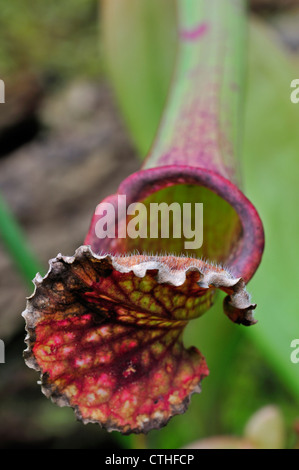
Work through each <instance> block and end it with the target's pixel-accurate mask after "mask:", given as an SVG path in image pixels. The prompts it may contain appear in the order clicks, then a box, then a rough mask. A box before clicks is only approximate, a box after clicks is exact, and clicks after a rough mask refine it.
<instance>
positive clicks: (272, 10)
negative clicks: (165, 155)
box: [0, 0, 299, 449]
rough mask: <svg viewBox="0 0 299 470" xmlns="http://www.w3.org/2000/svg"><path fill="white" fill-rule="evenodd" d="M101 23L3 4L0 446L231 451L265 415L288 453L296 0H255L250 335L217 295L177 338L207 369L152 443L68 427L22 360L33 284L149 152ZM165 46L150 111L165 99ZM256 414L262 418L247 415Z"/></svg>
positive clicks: (91, 2)
mask: <svg viewBox="0 0 299 470" xmlns="http://www.w3.org/2000/svg"><path fill="white" fill-rule="evenodd" d="M168 3H169V2H168ZM101 15H102V10H101V9H100V8H99V5H98V2H97V1H96V0H61V1H60V2H58V3H57V4H56V3H49V4H47V3H45V2H41V1H39V0H30V2H29V1H28V0H22V2H21V1H20V0H14V2H6V3H5V5H3V6H2V7H1V17H0V78H1V79H2V80H4V82H5V85H6V90H5V91H6V93H5V94H6V103H5V104H0V209H1V210H0V217H1V222H0V227H1V232H2V237H1V236H0V248H1V251H0V338H1V339H2V340H3V341H4V342H5V352H6V357H5V364H0V448H97V449H101V448H104V449H121V448H138V447H145V446H147V447H149V448H158V449H159V448H160V449H163V448H178V447H182V446H188V445H191V446H192V445H193V446H194V442H198V441H200V440H202V439H207V438H209V437H211V436H224V435H225V436H236V438H241V440H240V439H239V440H237V441H236V440H235V441H234V444H223V445H235V446H241V447H242V446H243V445H244V446H245V445H246V443H245V440H246V439H247V443H248V436H249V438H250V436H251V437H252V433H253V434H254V433H256V435H258V434H259V431H260V429H261V426H263V425H265V422H266V421H267V419H268V421H269V422H270V423H272V424H271V427H272V428H275V429H277V436H280V437H279V439H278V438H277V436H276V441H275V445H276V446H280V447H294V446H296V445H297V444H298V439H297V438H298V435H297V434H296V429H297V431H298V419H299V407H298V404H299V363H298V364H293V363H292V362H291V360H290V355H291V352H292V349H291V347H290V343H291V341H292V340H293V339H295V338H299V305H298V282H299V276H298V255H299V246H298V237H299V220H298V207H297V200H298V177H299V171H298V170H299V158H298V154H299V130H298V129H299V104H297V105H296V104H292V103H291V101H290V94H291V91H292V90H291V88H290V83H291V81H292V80H293V79H295V78H299V2H298V1H296V0H293V1H291V0H285V1H283V0H252V1H251V3H250V16H249V34H248V57H247V83H246V97H245V101H244V109H245V120H244V137H243V141H244V149H243V150H244V151H243V158H242V165H243V179H244V192H245V194H246V195H247V196H248V197H249V199H250V200H251V201H252V202H253V204H254V205H255V206H256V207H257V209H258V211H259V213H260V215H261V218H262V220H263V222H264V225H265V232H266V250H265V255H264V259H263V262H262V265H261V267H260V268H259V270H258V272H257V273H256V275H255V276H254V278H253V280H252V281H251V283H250V285H249V291H250V292H251V293H252V297H253V300H254V301H255V302H257V304H258V309H257V313H256V318H257V319H258V324H257V325H256V326H255V327H253V328H250V329H249V330H246V329H245V328H242V327H237V326H235V325H233V324H231V323H230V322H229V321H228V320H227V319H226V318H225V317H224V315H223V314H222V306H221V299H220V300H219V301H218V302H217V303H216V305H215V306H214V307H213V308H212V309H211V311H209V312H208V313H207V314H206V315H205V316H204V317H203V318H202V319H201V320H200V321H197V322H194V323H192V326H191V327H189V328H188V329H187V331H186V335H185V341H186V344H187V345H189V344H190V345H196V346H197V347H198V348H199V349H200V350H201V351H202V353H203V354H204V355H205V357H206V360H207V363H208V365H209V368H210V376H209V377H208V378H207V379H205V381H204V383H203V391H202V393H201V395H196V396H193V397H192V400H191V405H190V407H189V410H188V411H187V413H186V414H185V415H183V416H177V417H175V418H173V419H172V420H171V421H170V423H169V424H168V425H167V426H166V427H165V428H164V429H162V430H160V431H152V432H150V433H149V435H148V436H147V437H143V436H121V435H119V434H118V433H115V432H113V433H111V434H108V433H107V432H105V431H103V430H101V429H100V427H99V426H97V425H94V424H89V425H87V426H84V425H83V424H81V423H78V422H77V421H76V419H75V417H74V414H73V411H72V410H71V409H69V408H58V407H57V406H55V405H54V404H52V403H51V402H50V401H49V400H47V399H46V398H45V397H44V396H43V395H42V394H41V391H40V387H39V386H38V385H37V380H38V374H37V373H36V372H35V371H33V370H30V369H28V368H27V367H26V366H25V364H24V361H23V358H22V352H23V350H24V347H25V346H24V336H25V331H24V320H23V318H22V317H21V312H22V311H23V310H24V308H25V298H26V296H28V295H30V294H31V293H32V290H33V288H32V283H31V282H30V279H32V278H33V277H34V275H35V273H36V271H38V270H39V271H40V272H42V273H45V272H46V271H47V266H48V260H49V259H50V258H52V257H55V256H56V255H57V253H59V252H61V253H63V254H65V255H72V254H73V253H74V251H75V249H76V248H77V247H78V246H79V245H81V244H82V241H83V240H84V238H85V235H86V232H87V230H88V227H89V223H90V220H91V217H92V214H93V211H94V209H95V207H96V205H97V204H98V203H99V202H100V201H101V200H102V199H103V198H104V197H106V196H107V195H109V194H112V193H113V192H115V190H116V189H117V187H118V185H119V183H120V182H121V181H122V180H123V179H124V178H125V177H126V176H128V175H129V174H131V173H132V172H134V171H137V170H138V169H139V168H140V165H141V160H140V156H144V155H140V154H141V153H142V151H141V150H140V148H141V147H142V145H140V140H139V141H138V138H136V139H135V138H134V135H133V134H132V132H131V133H130V132H129V131H128V129H129V125H128V123H127V122H126V120H125V119H124V118H123V117H122V116H123V115H122V114H121V112H120V110H119V106H118V102H117V99H116V97H115V95H114V93H113V87H112V85H111V81H110V80H109V75H108V74H107V73H106V66H105V60H104V47H103V44H102V39H101V38H102V21H101V20H102V16H101ZM147 21H153V19H152V18H146V17H145V18H144V22H145V24H146V22H147ZM106 27H107V25H106ZM173 31H174V30H172V31H171V32H170V36H171V35H173ZM171 40H174V39H173V38H172V39H170V44H171ZM171 50H172V52H171V53H169V54H166V55H165V56H166V57H168V59H167V60H166V62H165V69H166V71H165V73H164V72H163V73H164V82H163V87H162V92H161V90H160V91H159V93H162V97H161V96H159V97H157V102H158V106H157V109H160V108H159V106H160V102H162V101H163V99H164V97H165V93H166V92H167V87H168V83H169V77H170V75H171V70H172V66H173V60H174V54H173V50H174V48H172V49H171ZM124 54H125V51H124ZM137 66H138V64H136V67H137ZM144 111H145V112H146V109H145V110H144ZM153 131H154V129H153ZM153 136H154V133H152V136H151V135H150V136H147V138H148V139H150V138H153ZM145 146H146V145H145ZM222 317H223V318H222ZM269 406H271V408H269ZM264 407H267V408H266V412H265V413H264V415H262V414H261V412H260V414H258V415H256V413H257V412H259V410H261V409H263V408H264ZM267 410H268V411H269V413H268V414H267ZM264 411H265V410H264ZM271 413H272V414H271ZM253 415H255V417H256V416H258V419H257V420H256V421H254V423H253V424H252V420H253V418H252V416H253ZM261 416H266V418H261ZM269 416H270V418H269ZM273 416H274V418H273ZM263 419H264V421H263ZM271 419H272V421H271ZM250 420H251V421H250ZM248 421H250V423H251V424H250V425H248ZM259 422H262V425H260V424H257V423H259ZM273 423H274V424H273ZM255 426H257V428H258V430H259V431H256V428H255ZM252 429H255V431H252ZM244 436H245V438H244V439H245V440H244V441H242V438H243V437H244ZM236 442H237V443H236ZM273 442H274V441H273ZM273 442H272V443H271V442H270V443H269V446H271V445H273V446H274V444H273ZM195 445H200V444H195ZM207 445H208V444H207ZM260 445H262V444H260Z"/></svg>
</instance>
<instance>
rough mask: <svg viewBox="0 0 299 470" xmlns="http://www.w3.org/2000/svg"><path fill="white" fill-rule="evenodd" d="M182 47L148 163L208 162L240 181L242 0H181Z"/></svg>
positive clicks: (148, 165)
mask: <svg viewBox="0 0 299 470" xmlns="http://www.w3.org/2000/svg"><path fill="white" fill-rule="evenodd" d="M177 6H178V29H179V31H178V36H179V50H178V56H177V65H176V72H175V76H174V78H173V84H172V87H171V91H170V95H169V99H168V104H167V106H166V108H165V110H164V114H163V119H162V124H161V126H160V128H159V132H158V135H157V138H156V140H155V142H154V145H153V148H152V151H151V152H150V155H149V158H148V159H147V161H146V164H145V168H153V167H157V166H160V165H165V164H183V165H190V166H194V167H196V166H197V167H204V168H205V169H209V170H212V171H215V172H217V173H220V174H221V175H222V176H224V177H226V178H229V179H230V180H231V181H233V182H235V183H238V182H239V165H238V160H239V157H240V124H242V123H241V120H240V114H241V113H240V105H241V103H242V95H243V93H242V91H243V85H242V84H243V82H244V50H245V47H244V45H245V44H244V43H245V37H246V9H245V2H244V1H243V0H241V1H238V2H236V1H235V0H221V1H220V2H219V1H215V0H209V1H199V0H188V1H186V0H177Z"/></svg>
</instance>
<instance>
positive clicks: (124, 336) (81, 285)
mask: <svg viewBox="0 0 299 470" xmlns="http://www.w3.org/2000/svg"><path fill="white" fill-rule="evenodd" d="M35 285H36V289H35V293H34V294H33V295H32V296H31V297H30V298H29V299H28V303H27V309H26V310H25V312H24V313H23V316H24V318H25V320H26V328H27V332H28V335H27V338H26V342H27V345H28V348H27V350H26V351H25V358H26V362H27V364H28V365H29V366H30V367H32V368H35V369H36V370H38V371H40V372H41V381H42V391H43V392H44V393H45V395H46V396H47V397H51V398H52V400H53V401H54V402H56V403H57V404H58V405H60V406H71V407H73V408H74V410H75V412H76V415H77V417H78V418H79V419H81V420H82V421H83V422H84V423H88V422H97V423H99V424H101V425H102V426H103V427H105V428H106V429H107V430H109V431H112V430H119V431H121V432H123V433H129V432H148V431H149V430H151V429H153V428H160V427H161V426H163V425H165V424H166V423H167V422H168V420H169V419H170V418H171V417H172V416H173V415H175V414H180V413H183V412H184V411H185V410H186V408H187V406H188V404H189V401H190V396H191V395H192V393H194V392H200V383H201V380H202V379H203V378H204V377H206V376H207V375H208V373H209V372H208V368H207V365H206V362H205V359H204V358H203V356H202V355H201V353H200V352H199V351H198V350H197V349H196V348H194V347H191V348H189V349H186V348H185V347H184V345H183V342H182V334H183V331H184V327H185V326H186V324H187V322H188V321H189V320H191V319H194V318H198V317H199V316H201V315H202V314H203V313H204V312H205V311H206V310H208V308H209V307H210V306H211V304H212V301H213V296H214V293H215V289H216V288H220V289H222V290H224V291H225V292H227V293H228V294H229V295H228V296H227V298H226V300H225V310H226V313H227V314H228V316H229V317H230V318H231V319H232V320H233V321H236V322H238V323H243V324H245V325H249V324H252V323H254V320H253V318H252V309H253V308H254V307H255V306H254V305H252V304H250V301H249V295H248V294H247V292H246V290H245V285H244V283H243V281H242V280H241V279H234V278H233V277H232V276H231V275H230V274H229V273H227V272H226V271H225V270H223V269H221V268H217V267H212V266H209V265H208V264H206V263H204V262H203V261H200V260H195V259H190V258H176V257H171V256H168V257H154V256H141V255H140V256H130V257H112V256H96V255H95V254H93V253H92V251H91V250H90V248H89V247H87V246H83V247H81V248H79V249H78V250H77V252H76V254H75V256H74V257H62V256H61V255H59V256H58V257H57V258H55V259H54V260H52V261H51V262H50V270H49V272H48V274H47V275H46V276H45V278H44V279H42V278H41V277H40V276H37V278H36V279H35Z"/></svg>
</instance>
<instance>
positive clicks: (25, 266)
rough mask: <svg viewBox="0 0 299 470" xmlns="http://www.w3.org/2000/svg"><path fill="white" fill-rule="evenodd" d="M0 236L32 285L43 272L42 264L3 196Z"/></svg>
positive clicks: (0, 198) (0, 211) (0, 205)
mask: <svg viewBox="0 0 299 470" xmlns="http://www.w3.org/2000/svg"><path fill="white" fill-rule="evenodd" d="M0 235H1V238H2V241H3V243H4V245H5V246H6V249H7V251H8V252H9V253H10V255H11V257H12V259H13V261H14V263H15V265H16V267H17V268H18V270H19V272H20V273H21V274H22V276H23V278H24V279H25V281H26V282H27V283H28V284H31V281H32V279H33V278H34V276H35V275H36V273H37V272H41V268H40V264H39V262H38V261H37V259H36V258H35V257H34V255H33V254H32V252H31V251H30V249H29V247H28V245H27V243H26V241H25V238H24V235H23V233H22V230H21V228H20V226H19V224H18V222H17V221H16V219H15V217H14V216H13V214H12V213H11V212H10V210H9V208H8V206H7V204H6V202H5V201H4V199H3V198H2V196H1V195H0Z"/></svg>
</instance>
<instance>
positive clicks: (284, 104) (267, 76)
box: [244, 21, 299, 399]
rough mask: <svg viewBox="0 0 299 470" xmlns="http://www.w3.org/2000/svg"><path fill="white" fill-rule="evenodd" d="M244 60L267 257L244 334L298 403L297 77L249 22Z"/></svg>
mask: <svg viewBox="0 0 299 470" xmlns="http://www.w3.org/2000/svg"><path fill="white" fill-rule="evenodd" d="M249 52H250V54H249V75H248V96H247V100H246V119H245V139H244V174H245V175H246V178H245V183H246V194H247V196H248V197H249V198H250V199H251V201H252V202H253V203H254V204H255V206H256V207H257V208H258V210H259V213H260V215H261V218H262V220H263V223H264V227H265V234H266V249H265V253H264V257H263V260H262V263H261V266H260V268H259V270H258V272H257V273H256V275H255V276H254V278H253V280H252V282H251V283H250V291H251V292H252V294H253V296H254V298H255V300H256V302H257V303H258V310H257V318H258V320H259V323H258V325H257V327H256V328H254V330H253V331H246V333H247V334H248V336H249V338H251V339H252V341H254V342H255V343H256V344H257V345H258V346H259V348H260V349H261V351H262V352H263V354H264V355H265V357H267V359H268V361H269V363H270V364H271V366H272V367H273V369H274V370H275V371H276V372H277V373H278V374H279V377H280V378H281V379H283V380H284V381H285V383H286V384H287V385H288V387H289V388H290V389H291V390H292V391H293V393H294V395H295V396H296V397H297V399H299V365H298V364H297V365H296V364H293V363H292V362H291V360H290V354H291V348H290V343H291V340H292V339H294V338H298V337H299V310H298V279H299V278H298V253H299V249H298V234H299V218H298V204H297V200H298V198H297V196H296V195H297V193H298V177H299V159H298V154H299V132H298V122H299V105H295V104H292V103H291V101H290V93H291V88H290V83H291V81H292V80H293V79H294V78H298V69H297V70H295V68H294V67H293V65H292V61H291V58H289V57H288V54H287V52H286V51H285V50H282V49H281V48H280V46H279V43H278V41H277V36H276V35H275V34H274V33H273V32H272V31H271V30H270V29H268V28H267V26H265V24H264V23H261V22H258V21H255V22H252V24H251V31H250V48H249Z"/></svg>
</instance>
